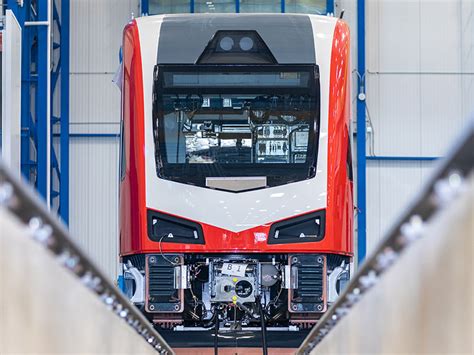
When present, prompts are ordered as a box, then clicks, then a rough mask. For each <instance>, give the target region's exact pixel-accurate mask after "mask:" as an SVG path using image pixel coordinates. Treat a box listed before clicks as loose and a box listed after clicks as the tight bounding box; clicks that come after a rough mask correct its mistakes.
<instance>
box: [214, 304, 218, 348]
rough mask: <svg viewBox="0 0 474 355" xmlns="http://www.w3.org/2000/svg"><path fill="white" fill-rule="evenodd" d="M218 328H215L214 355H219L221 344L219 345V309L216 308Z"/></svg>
mask: <svg viewBox="0 0 474 355" xmlns="http://www.w3.org/2000/svg"><path fill="white" fill-rule="evenodd" d="M215 312H216V327H215V328H214V355H218V354H219V343H218V337H219V308H217V307H216V310H215Z"/></svg>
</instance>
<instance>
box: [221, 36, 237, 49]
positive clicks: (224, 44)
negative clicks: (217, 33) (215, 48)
mask: <svg viewBox="0 0 474 355" xmlns="http://www.w3.org/2000/svg"><path fill="white" fill-rule="evenodd" d="M219 46H220V47H221V48H222V49H223V50H225V51H230V50H231V49H232V47H233V46H234V40H233V39H232V38H230V37H224V38H222V39H221V41H220V42H219Z"/></svg>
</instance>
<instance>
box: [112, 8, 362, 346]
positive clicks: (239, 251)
mask: <svg viewBox="0 0 474 355" xmlns="http://www.w3.org/2000/svg"><path fill="white" fill-rule="evenodd" d="M122 50H123V79H122V80H123V82H122V124H121V130H122V132H121V163H120V164H121V174H120V175H121V176H120V178H121V181H120V258H121V262H122V265H123V269H124V280H125V292H126V293H127V295H128V296H129V297H130V299H131V301H132V302H133V303H135V304H137V305H138V306H139V307H141V309H142V310H143V312H144V313H145V314H146V316H147V317H149V319H150V321H152V322H153V323H154V324H155V325H156V327H157V328H159V329H160V330H162V331H163V332H162V334H164V336H165V337H168V339H169V340H170V339H171V340H170V341H171V343H173V339H174V340H176V339H178V338H181V339H186V340H187V341H188V345H189V344H193V342H192V341H191V340H190V339H192V336H193V334H194V335H195V334H200V336H199V337H200V339H205V338H206V335H211V336H212V335H215V338H216V339H217V337H219V339H221V338H222V339H225V338H226V334H230V335H229V337H230V338H232V339H234V340H235V339H240V340H239V341H244V339H247V338H249V339H250V338H252V335H248V334H253V333H252V332H250V331H251V330H256V329H260V330H262V331H263V332H264V334H265V337H266V338H268V341H269V342H270V343H271V341H272V339H273V341H275V342H278V340H281V339H287V340H288V339H296V341H300V338H301V334H304V332H305V331H304V330H305V329H307V328H309V327H310V326H311V325H312V324H314V323H315V322H317V320H318V318H320V317H321V315H322V314H323V313H324V312H325V311H326V309H327V307H328V305H329V304H331V302H333V301H334V300H335V298H336V297H337V295H338V293H339V292H340V291H341V290H342V288H343V287H344V284H345V283H346V282H347V281H348V279H349V273H350V268H349V266H350V263H351V258H352V255H353V235H352V234H353V197H352V194H353V183H352V161H351V145H350V134H349V115H350V100H349V96H350V93H349V91H350V66H349V60H350V59H349V50H350V35H349V29H348V26H347V25H346V23H344V22H343V21H342V20H340V19H336V18H332V17H325V16H313V15H296V14H201V15H198V14H192V15H191V14H190V15H163V16H149V17H142V18H138V19H135V20H133V21H131V22H130V23H129V24H128V25H127V26H126V28H125V30H124V36H123V47H122ZM184 332H187V333H186V334H187V335H186V337H184V336H183V334H185V333H184ZM246 332H247V333H246ZM254 333H255V332H254ZM232 334H234V336H233V335H232ZM235 334H237V335H235ZM238 334H240V338H239V337H238ZM242 334H243V335H242ZM245 334H247V335H245ZM285 336H286V338H285ZM173 337H174V338H173ZM194 338H197V337H196V336H195V337H194ZM209 339H212V338H209ZM298 339H299V340H298ZM198 340H199V339H197V340H196V344H197V342H198ZM288 344H290V343H288ZM288 344H286V345H288Z"/></svg>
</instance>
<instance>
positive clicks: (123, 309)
mask: <svg viewBox="0 0 474 355" xmlns="http://www.w3.org/2000/svg"><path fill="white" fill-rule="evenodd" d="M0 208H5V209H6V210H7V211H9V212H10V213H12V214H13V215H14V216H15V217H16V218H17V219H19V220H20V221H21V222H22V223H23V224H24V225H25V226H26V227H27V231H28V234H29V236H30V237H31V238H32V239H34V240H35V241H37V242H38V243H39V244H41V245H42V246H44V248H46V249H48V250H49V251H51V252H52V253H53V254H54V256H55V257H56V259H57V261H58V263H59V264H60V265H62V266H63V267H65V268H66V269H68V270H70V271H71V272H72V273H73V274H74V275H75V276H77V277H78V278H79V279H80V282H81V283H82V284H83V285H84V286H85V287H87V288H89V289H90V290H91V291H92V292H94V293H96V294H97V295H98V296H99V297H100V299H101V300H102V302H103V303H104V305H105V306H106V307H107V308H108V309H109V310H110V311H111V312H114V313H115V314H116V315H117V317H119V318H120V319H122V321H124V322H126V323H127V324H128V325H129V326H130V327H132V328H133V329H135V331H136V332H137V333H138V334H139V335H140V336H141V337H143V340H144V341H146V342H147V343H148V344H149V345H150V346H152V347H153V348H154V349H155V350H156V351H157V352H158V353H160V354H174V352H173V350H172V349H171V348H170V347H169V346H168V344H167V343H166V342H165V341H164V340H163V338H162V337H161V336H160V335H159V333H158V332H157V331H156V330H155V329H154V328H153V326H152V325H151V323H150V322H149V321H148V320H147V319H146V318H145V317H144V316H143V314H142V313H141V312H140V311H139V310H138V309H137V308H136V307H135V306H134V305H133V304H132V303H130V301H129V300H128V299H127V298H126V297H125V296H124V295H123V294H122V293H121V291H119V290H118V289H117V288H116V287H115V286H114V285H113V284H112V283H111V282H110V281H109V280H108V279H107V278H106V277H105V276H104V274H103V273H102V272H101V271H100V270H99V269H98V268H97V267H96V266H95V265H94V264H93V263H92V261H91V260H90V259H89V257H87V256H86V254H85V253H84V252H83V251H82V250H81V249H80V248H79V247H78V246H77V245H76V244H75V243H74V241H73V240H72V239H71V237H70V236H69V233H68V231H67V230H66V228H65V227H64V226H63V224H62V223H61V222H60V221H59V220H58V219H57V218H56V217H55V216H53V215H52V214H51V213H49V212H48V211H47V209H46V207H45V205H44V203H43V202H42V201H41V200H40V199H39V198H38V196H36V193H34V191H33V189H32V188H31V187H29V186H27V185H25V184H23V183H21V182H20V181H19V180H18V179H17V178H16V177H14V176H13V175H12V174H11V173H10V172H9V171H7V169H6V167H5V166H4V165H3V164H1V163H0Z"/></svg>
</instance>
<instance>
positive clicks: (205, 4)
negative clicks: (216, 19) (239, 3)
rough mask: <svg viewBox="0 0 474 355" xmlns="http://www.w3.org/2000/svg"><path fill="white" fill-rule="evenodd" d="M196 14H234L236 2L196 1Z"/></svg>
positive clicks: (228, 0) (222, 0)
mask: <svg viewBox="0 0 474 355" xmlns="http://www.w3.org/2000/svg"><path fill="white" fill-rule="evenodd" d="M194 12H197V13H234V12H235V0H220V1H214V2H213V1H209V0H194Z"/></svg>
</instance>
